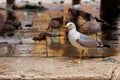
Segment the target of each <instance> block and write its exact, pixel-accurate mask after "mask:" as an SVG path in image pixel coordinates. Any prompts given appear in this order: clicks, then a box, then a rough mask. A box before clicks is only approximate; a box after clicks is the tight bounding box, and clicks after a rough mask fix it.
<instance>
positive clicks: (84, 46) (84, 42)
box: [64, 22, 103, 63]
mask: <svg viewBox="0 0 120 80" xmlns="http://www.w3.org/2000/svg"><path fill="white" fill-rule="evenodd" d="M64 27H66V28H68V39H69V41H70V43H71V45H72V46H74V47H76V48H80V49H81V53H80V58H79V59H76V60H74V61H75V62H78V63H80V60H81V59H82V58H83V56H85V55H86V54H85V53H87V50H88V49H89V48H97V47H102V46H103V45H102V43H100V42H98V41H95V40H93V39H92V38H90V37H89V36H87V35H85V34H82V33H80V32H78V31H77V30H76V26H75V24H74V23H73V22H68V23H67V25H66V26H64Z"/></svg>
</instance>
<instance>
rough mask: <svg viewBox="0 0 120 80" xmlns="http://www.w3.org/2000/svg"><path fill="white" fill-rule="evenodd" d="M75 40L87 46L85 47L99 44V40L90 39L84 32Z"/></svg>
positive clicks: (93, 46)
mask: <svg viewBox="0 0 120 80" xmlns="http://www.w3.org/2000/svg"><path fill="white" fill-rule="evenodd" d="M77 42H78V43H79V44H80V45H82V46H83V47H87V48H95V47H98V46H100V44H99V42H97V41H95V40H93V39H91V38H90V37H89V36H87V35H84V34H81V35H80V37H79V38H78V39H77Z"/></svg>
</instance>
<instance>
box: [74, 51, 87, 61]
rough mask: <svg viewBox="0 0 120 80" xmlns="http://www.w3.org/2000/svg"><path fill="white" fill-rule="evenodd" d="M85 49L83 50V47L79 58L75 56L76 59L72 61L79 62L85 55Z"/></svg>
mask: <svg viewBox="0 0 120 80" xmlns="http://www.w3.org/2000/svg"><path fill="white" fill-rule="evenodd" d="M84 53H85V51H84V49H83V50H82V51H81V53H80V57H79V58H77V59H74V60H73V62H75V63H80V61H81V59H83V57H84V56H85V54H84Z"/></svg>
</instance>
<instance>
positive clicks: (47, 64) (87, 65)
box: [0, 56, 120, 80]
mask: <svg viewBox="0 0 120 80" xmlns="http://www.w3.org/2000/svg"><path fill="white" fill-rule="evenodd" d="M112 58H114V59H116V60H117V62H115V63H113V62H103V61H102V58H91V59H83V60H81V62H80V63H74V62H73V58H70V57H1V58H0V80H21V79H24V80H120V56H114V57H112Z"/></svg>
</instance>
